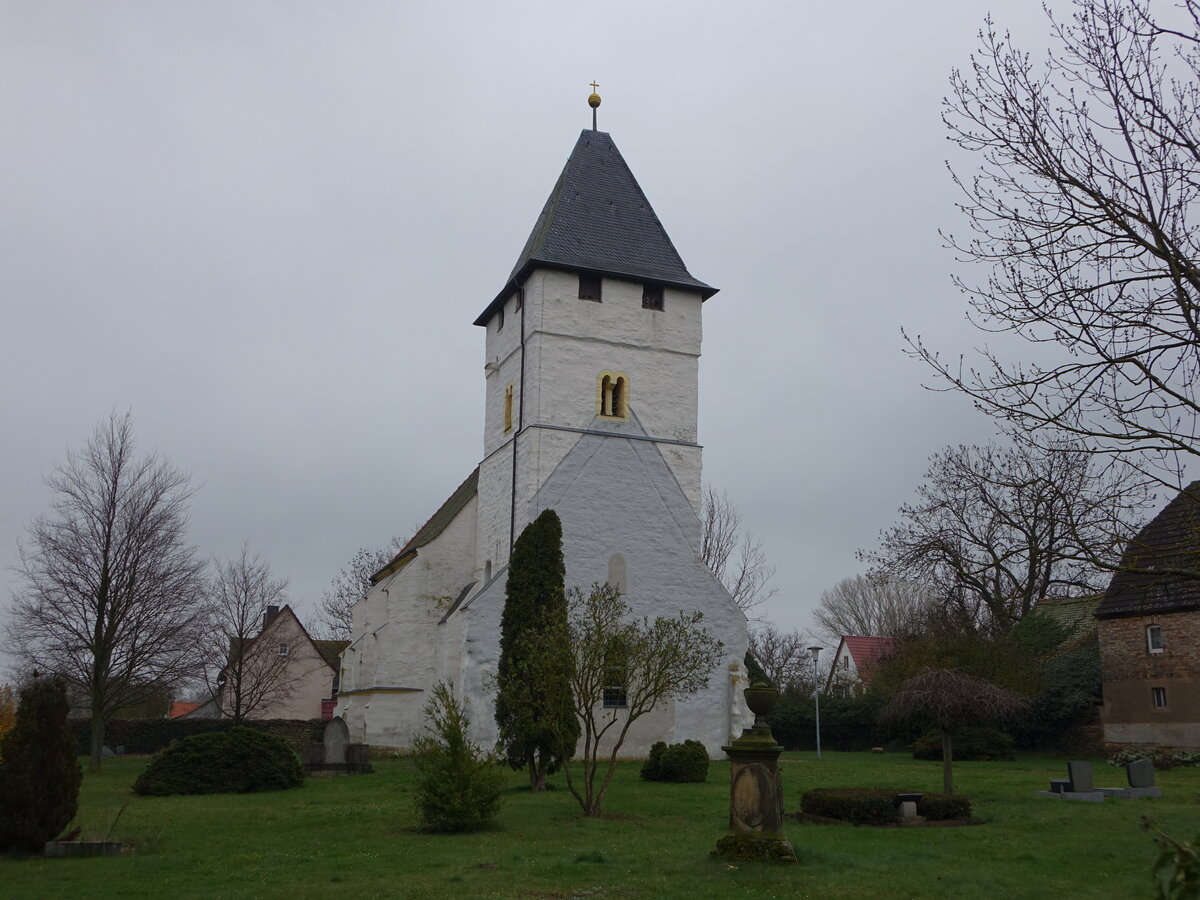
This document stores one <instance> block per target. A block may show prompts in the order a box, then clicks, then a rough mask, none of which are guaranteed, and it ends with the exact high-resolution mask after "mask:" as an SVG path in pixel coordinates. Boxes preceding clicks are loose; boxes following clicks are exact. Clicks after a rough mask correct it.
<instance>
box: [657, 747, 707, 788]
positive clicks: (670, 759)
mask: <svg viewBox="0 0 1200 900" xmlns="http://www.w3.org/2000/svg"><path fill="white" fill-rule="evenodd" d="M708 762H709V760H708V751H707V750H706V749H705V748H704V745H703V744H702V743H700V742H699V741H684V742H683V743H682V744H671V745H670V746H669V747H668V746H667V745H666V744H665V743H664V742H662V741H658V742H657V743H656V744H655V745H654V746H653V747H651V748H650V758H649V759H647V760H646V761H645V762H644V763H643V764H642V780H643V781H675V782H702V781H705V780H707V779H708Z"/></svg>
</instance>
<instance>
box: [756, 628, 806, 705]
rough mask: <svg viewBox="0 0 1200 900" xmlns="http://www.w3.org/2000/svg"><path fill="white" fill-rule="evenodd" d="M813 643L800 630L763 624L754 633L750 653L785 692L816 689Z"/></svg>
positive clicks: (772, 680)
mask: <svg viewBox="0 0 1200 900" xmlns="http://www.w3.org/2000/svg"><path fill="white" fill-rule="evenodd" d="M810 646H812V638H810V637H809V636H808V635H807V634H805V633H804V632H803V631H800V630H798V629H797V630H793V631H780V630H779V629H778V628H776V627H775V626H774V625H763V626H761V627H759V628H755V629H753V630H752V631H751V632H750V655H751V656H753V657H754V659H755V660H756V661H757V662H758V664H759V666H760V667H762V670H763V671H764V672H765V673H766V675H767V677H768V678H770V679H771V683H772V684H773V685H775V687H776V689H778V690H779V691H780V692H781V693H782V692H784V691H803V692H811V691H812V687H813V677H814V676H813V664H812V656H811V654H810V653H809V652H808V648H809V647H810Z"/></svg>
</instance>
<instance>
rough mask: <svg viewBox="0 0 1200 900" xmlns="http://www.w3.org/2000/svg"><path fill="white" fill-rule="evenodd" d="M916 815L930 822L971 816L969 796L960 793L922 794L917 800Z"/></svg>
mask: <svg viewBox="0 0 1200 900" xmlns="http://www.w3.org/2000/svg"><path fill="white" fill-rule="evenodd" d="M917 815H918V816H924V817H925V818H926V819H928V820H929V821H930V822H946V821H950V820H952V819H969V818H971V798H970V797H963V796H962V795H961V794H923V795H922V796H921V799H920V800H918V801H917Z"/></svg>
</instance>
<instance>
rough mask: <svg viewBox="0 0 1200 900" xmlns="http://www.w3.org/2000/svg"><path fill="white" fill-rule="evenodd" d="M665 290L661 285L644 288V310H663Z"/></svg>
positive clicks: (648, 285)
mask: <svg viewBox="0 0 1200 900" xmlns="http://www.w3.org/2000/svg"><path fill="white" fill-rule="evenodd" d="M662 308H663V289H662V286H661V285H655V284H647V285H643V286H642V309H662Z"/></svg>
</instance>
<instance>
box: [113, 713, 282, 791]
mask: <svg viewBox="0 0 1200 900" xmlns="http://www.w3.org/2000/svg"><path fill="white" fill-rule="evenodd" d="M303 783H304V775H303V773H302V772H301V771H300V760H299V759H297V757H296V754H295V753H293V752H292V748H291V747H289V746H288V745H287V742H286V741H284V740H282V739H281V738H277V737H275V736H273V735H270V734H264V733H262V732H261V731H255V730H253V729H251V728H230V729H229V730H228V731H213V732H209V733H207V734H197V735H193V736H192V737H189V738H184V739H183V740H182V741H180V742H179V743H178V744H175V745H174V746H172V747H168V748H167V749H166V750H164V751H162V752H161V753H159V754H157V755H156V756H155V757H154V759H152V760H151V761H150V765H149V766H147V767H146V769H145V770H144V771H143V772H142V774H141V775H139V776H138V778H137V781H135V782H134V783H133V790H134V793H136V794H148V795H153V796H158V797H163V796H167V795H169V794H250V793H255V792H257V791H282V790H286V789H287V788H293V787H299V786H300V785H301V784H303Z"/></svg>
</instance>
